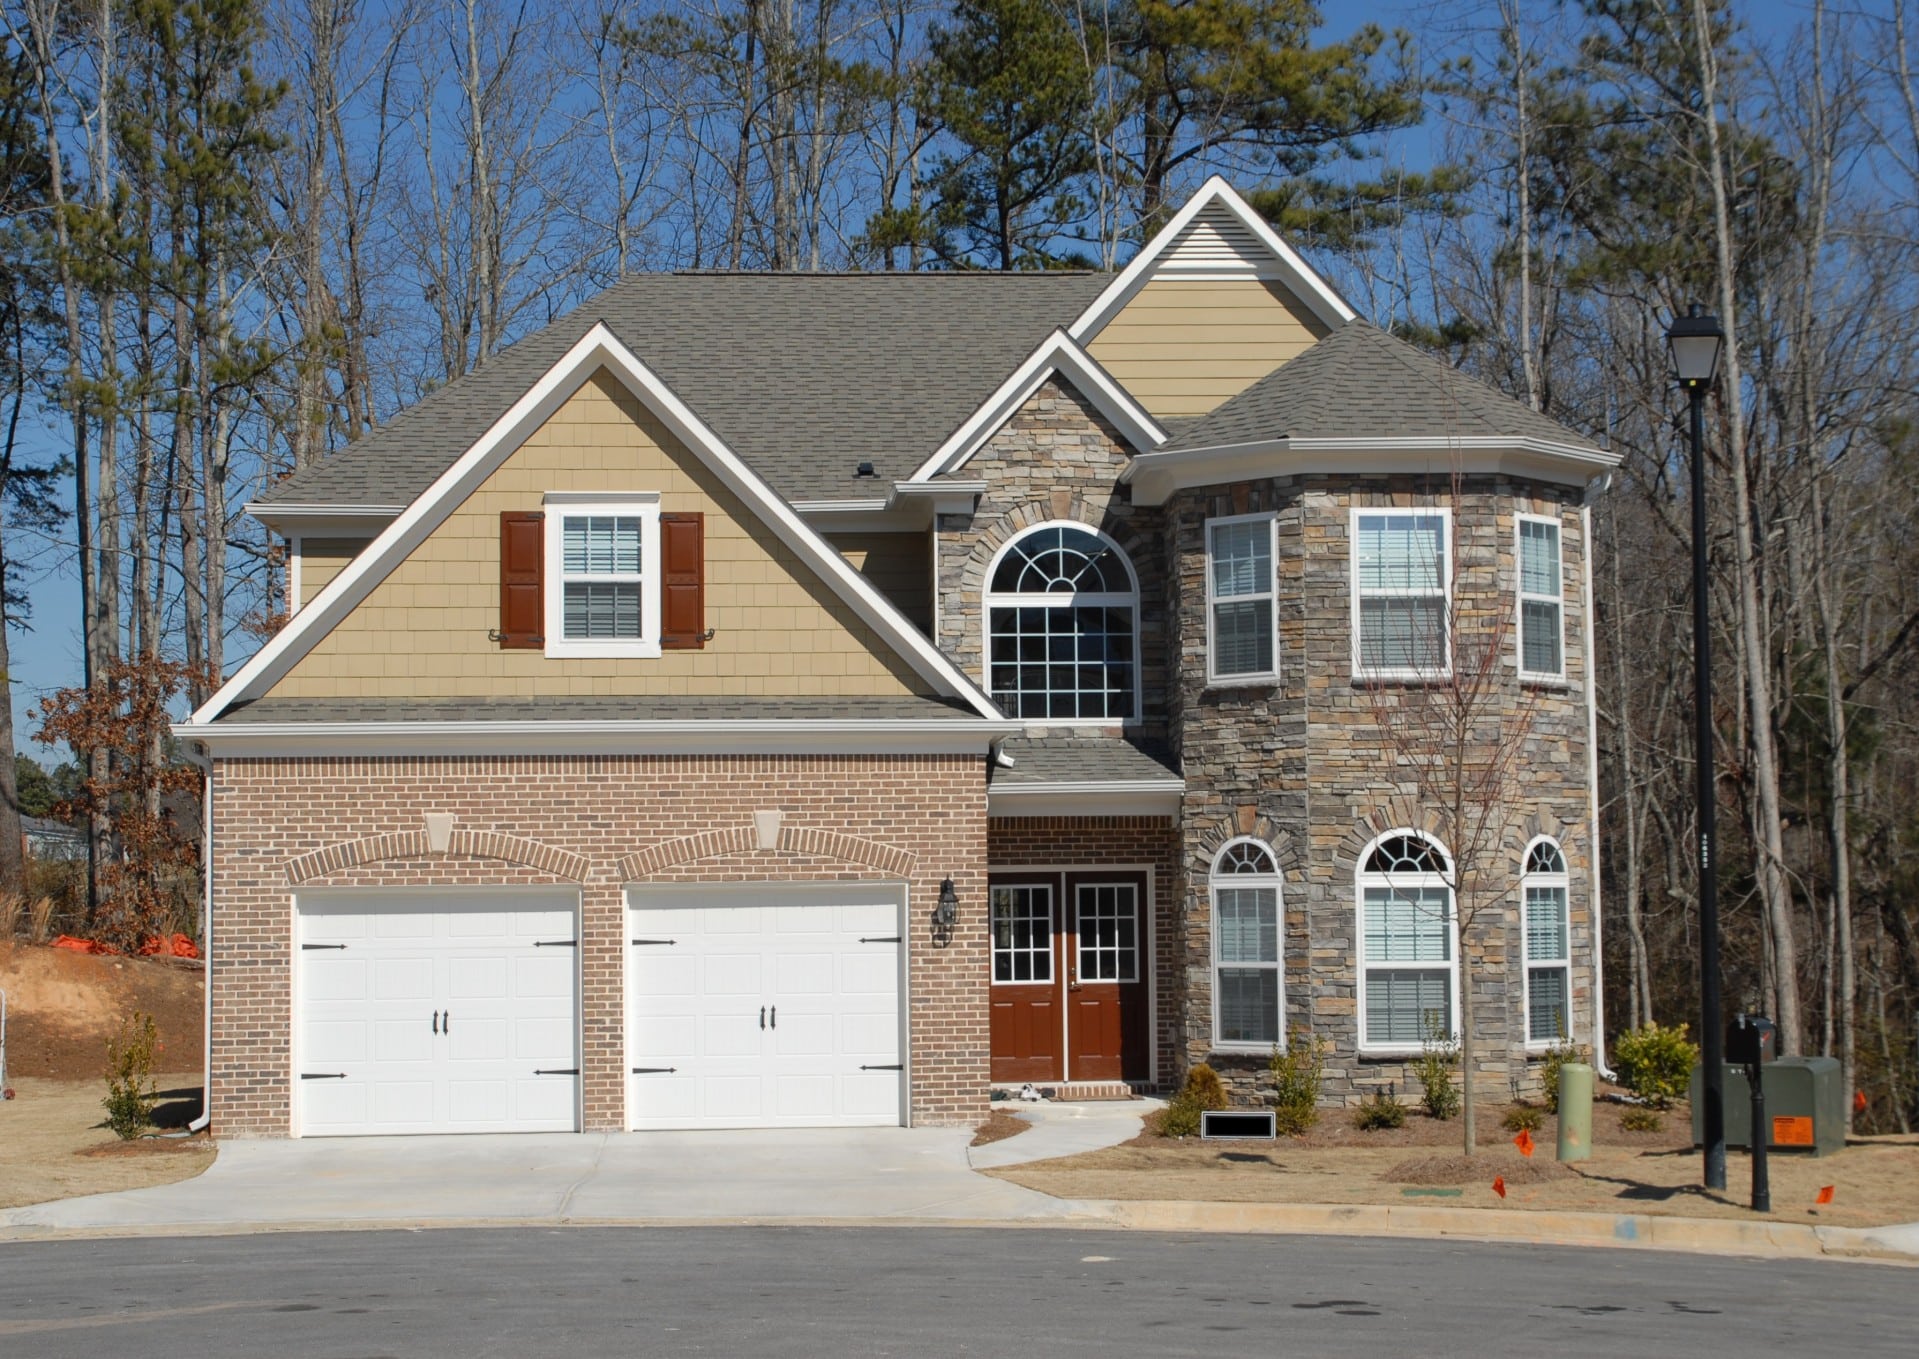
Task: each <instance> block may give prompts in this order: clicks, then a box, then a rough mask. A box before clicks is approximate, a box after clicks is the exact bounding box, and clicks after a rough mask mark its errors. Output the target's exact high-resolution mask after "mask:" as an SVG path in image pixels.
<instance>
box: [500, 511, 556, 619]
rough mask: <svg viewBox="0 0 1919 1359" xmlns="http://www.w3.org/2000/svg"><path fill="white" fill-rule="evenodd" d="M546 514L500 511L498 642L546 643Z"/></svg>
mask: <svg viewBox="0 0 1919 1359" xmlns="http://www.w3.org/2000/svg"><path fill="white" fill-rule="evenodd" d="M545 568H546V516H545V515H543V514H541V513H540V512H539V511H538V510H502V511H500V632H499V638H500V645H501V646H502V647H517V648H520V649H523V650H524V649H529V648H531V649H535V650H537V649H538V648H540V647H543V646H545V645H546V635H545V634H546V626H545V622H546V581H545V573H546V572H545Z"/></svg>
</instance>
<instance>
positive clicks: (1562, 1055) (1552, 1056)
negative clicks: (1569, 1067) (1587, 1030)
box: [1539, 1037, 1586, 1114]
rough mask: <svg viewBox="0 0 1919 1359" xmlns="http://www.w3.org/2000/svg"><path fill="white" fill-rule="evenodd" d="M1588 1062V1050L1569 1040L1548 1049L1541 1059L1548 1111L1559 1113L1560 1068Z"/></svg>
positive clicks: (1562, 1039) (1541, 1078)
mask: <svg viewBox="0 0 1919 1359" xmlns="http://www.w3.org/2000/svg"><path fill="white" fill-rule="evenodd" d="M1585 1060H1586V1049H1584V1048H1583V1047H1581V1046H1580V1045H1579V1044H1577V1043H1575V1042H1572V1041H1571V1040H1570V1039H1567V1038H1564V1037H1562V1038H1560V1040H1559V1041H1558V1042H1557V1043H1554V1044H1553V1045H1552V1046H1551V1047H1549V1048H1547V1049H1546V1055H1545V1056H1544V1057H1541V1058H1540V1059H1539V1079H1540V1080H1542V1081H1544V1082H1545V1083H1546V1111H1547V1112H1548V1113H1551V1114H1557V1113H1558V1112H1559V1068H1560V1067H1562V1066H1565V1065H1566V1064H1567V1063H1568V1062H1583V1061H1585Z"/></svg>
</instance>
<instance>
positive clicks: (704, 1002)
mask: <svg viewBox="0 0 1919 1359" xmlns="http://www.w3.org/2000/svg"><path fill="white" fill-rule="evenodd" d="M902 914H903V912H902V898H901V891H900V889H899V888H896V887H863V886H858V885H847V884H835V885H831V886H821V885H815V884H793V883H758V884H751V885H742V886H739V887H728V888H724V889H710V888H709V889H701V888H678V889H672V890H655V889H648V890H646V891H644V892H642V891H639V890H637V889H636V890H634V891H633V892H632V893H631V894H630V895H629V910H628V921H629V924H630V926H631V929H630V934H629V938H630V942H629V944H628V946H627V947H628V963H627V1014H628V1024H627V1055H628V1058H629V1061H628V1066H629V1069H630V1075H629V1077H628V1088H627V1122H628V1125H629V1126H631V1127H633V1128H781V1127H785V1128H793V1127H851V1126H860V1125H880V1124H898V1123H901V1122H903V1121H904V1112H905V1101H904V1091H905V1088H906V1081H905V1071H904V1065H903V1059H902V1057H901V1052H902V1034H901V1027H902V1025H901V1009H900V968H901V959H902V957H903V950H902V948H901V944H900V929H901V917H902Z"/></svg>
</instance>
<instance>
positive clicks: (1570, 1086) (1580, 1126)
mask: <svg viewBox="0 0 1919 1359" xmlns="http://www.w3.org/2000/svg"><path fill="white" fill-rule="evenodd" d="M1592 1154H1593V1069H1592V1068H1591V1067H1589V1066H1587V1065H1586V1064H1585V1063H1584V1062H1568V1063H1566V1064H1565V1065H1564V1066H1562V1067H1560V1068H1559V1159H1560V1160H1562V1161H1583V1160H1585V1159H1586V1158H1587V1157H1588V1156H1591V1155H1592Z"/></svg>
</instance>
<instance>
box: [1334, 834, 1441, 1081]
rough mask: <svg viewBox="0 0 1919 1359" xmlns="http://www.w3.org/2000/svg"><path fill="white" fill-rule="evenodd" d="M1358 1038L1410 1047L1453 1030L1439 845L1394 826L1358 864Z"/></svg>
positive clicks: (1365, 1043) (1366, 1043)
mask: <svg viewBox="0 0 1919 1359" xmlns="http://www.w3.org/2000/svg"><path fill="white" fill-rule="evenodd" d="M1359 940H1360V947H1359V952H1360V966H1359V1045H1360V1046H1361V1047H1362V1048H1393V1049H1417V1048H1418V1047H1419V1046H1420V1045H1421V1044H1422V1043H1423V1042H1425V1041H1426V1039H1427V1038H1429V1037H1432V1036H1447V1037H1450V1036H1451V1035H1452V1034H1453V1033H1454V1032H1456V1030H1457V1022H1456V1016H1457V1013H1458V973H1457V969H1456V967H1455V964H1454V955H1455V940H1454V937H1453V890H1452V885H1451V882H1450V881H1449V873H1448V862H1447V859H1446V852H1445V850H1443V849H1441V848H1440V846H1439V844H1438V843H1437V842H1436V841H1433V840H1431V839H1428V838H1427V837H1426V836H1423V835H1418V834H1415V833H1413V832H1411V831H1400V832H1396V833H1394V834H1392V835H1387V836H1384V837H1382V838H1381V839H1379V840H1377V841H1375V842H1374V843H1373V845H1372V846H1371V847H1370V848H1369V849H1368V850H1367V852H1366V854H1365V856H1364V857H1363V858H1362V859H1361V860H1360V870H1359Z"/></svg>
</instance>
